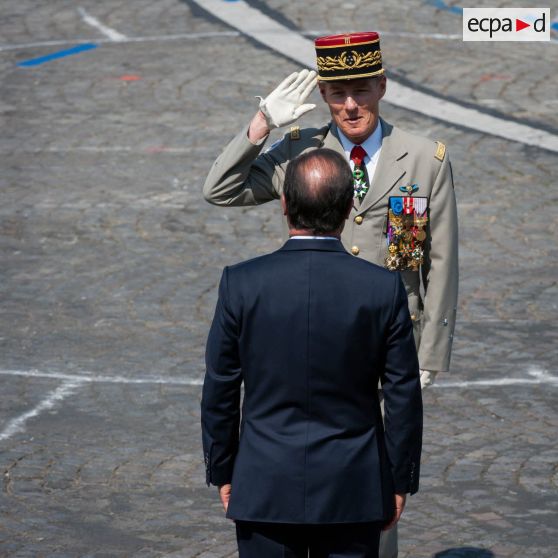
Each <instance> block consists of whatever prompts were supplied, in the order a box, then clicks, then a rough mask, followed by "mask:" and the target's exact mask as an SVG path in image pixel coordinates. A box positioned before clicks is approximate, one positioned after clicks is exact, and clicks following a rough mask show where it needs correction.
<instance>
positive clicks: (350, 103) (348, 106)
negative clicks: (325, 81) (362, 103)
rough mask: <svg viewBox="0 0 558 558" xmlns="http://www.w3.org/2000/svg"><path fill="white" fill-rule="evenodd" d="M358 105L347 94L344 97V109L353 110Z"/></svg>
mask: <svg viewBox="0 0 558 558" xmlns="http://www.w3.org/2000/svg"><path fill="white" fill-rule="evenodd" d="M357 107H358V105H357V103H356V101H355V100H354V99H353V98H352V97H351V96H350V95H347V97H345V109H346V110H354V109H356V108H357Z"/></svg>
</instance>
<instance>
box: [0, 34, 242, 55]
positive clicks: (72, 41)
mask: <svg viewBox="0 0 558 558" xmlns="http://www.w3.org/2000/svg"><path fill="white" fill-rule="evenodd" d="M221 37H222V38H226V37H240V33H239V32H238V31H208V32H207V33H180V34H176V35H153V36H149V37H126V38H125V39H121V40H119V41H118V42H119V43H148V42H165V41H183V40H185V41H194V40H198V39H212V38H215V39H218V38H221ZM90 42H91V39H61V40H58V41H42V42H39V43H22V44H19V45H18V44H15V45H0V52H2V51H5V50H25V49H29V48H38V47H45V46H65V45H80V44H85V43H90ZM95 43H97V44H114V43H115V41H113V40H112V39H95Z"/></svg>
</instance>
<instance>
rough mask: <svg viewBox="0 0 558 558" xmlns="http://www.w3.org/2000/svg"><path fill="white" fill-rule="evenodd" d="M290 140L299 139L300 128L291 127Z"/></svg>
mask: <svg viewBox="0 0 558 558" xmlns="http://www.w3.org/2000/svg"><path fill="white" fill-rule="evenodd" d="M291 139H292V140H299V139H300V126H291Z"/></svg>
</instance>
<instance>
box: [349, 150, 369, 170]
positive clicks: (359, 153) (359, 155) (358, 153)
mask: <svg viewBox="0 0 558 558" xmlns="http://www.w3.org/2000/svg"><path fill="white" fill-rule="evenodd" d="M366 155H367V153H366V151H365V150H364V147H362V145H355V146H354V147H353V148H352V149H351V161H353V163H354V164H355V165H358V166H360V165H362V161H364V158H365V157H366Z"/></svg>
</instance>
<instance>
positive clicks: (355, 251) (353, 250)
mask: <svg viewBox="0 0 558 558" xmlns="http://www.w3.org/2000/svg"><path fill="white" fill-rule="evenodd" d="M351 254H352V255H353V256H358V255H359V254H360V248H359V247H358V246H353V247H352V248H351Z"/></svg>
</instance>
